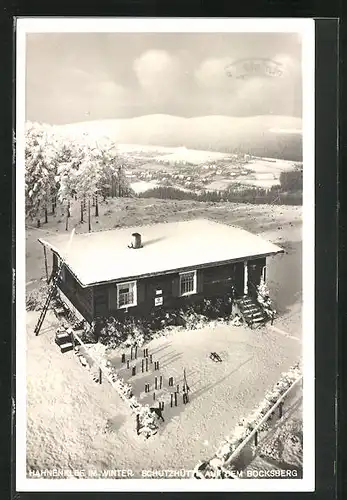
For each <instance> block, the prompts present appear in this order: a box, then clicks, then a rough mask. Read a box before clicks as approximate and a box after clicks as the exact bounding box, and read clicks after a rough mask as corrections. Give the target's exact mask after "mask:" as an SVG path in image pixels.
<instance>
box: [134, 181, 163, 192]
mask: <svg viewBox="0 0 347 500" xmlns="http://www.w3.org/2000/svg"><path fill="white" fill-rule="evenodd" d="M130 187H131V189H133V190H134V191H135V193H136V194H139V193H144V192H145V191H148V190H149V189H153V188H156V187H158V183H157V182H156V181H151V182H148V181H136V182H132V183H130Z"/></svg>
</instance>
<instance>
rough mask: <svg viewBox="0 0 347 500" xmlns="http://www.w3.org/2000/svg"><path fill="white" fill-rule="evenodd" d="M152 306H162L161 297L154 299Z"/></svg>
mask: <svg viewBox="0 0 347 500" xmlns="http://www.w3.org/2000/svg"><path fill="white" fill-rule="evenodd" d="M154 305H155V306H162V305H163V297H156V298H155V299H154Z"/></svg>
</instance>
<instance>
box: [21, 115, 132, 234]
mask: <svg viewBox="0 0 347 500" xmlns="http://www.w3.org/2000/svg"><path fill="white" fill-rule="evenodd" d="M126 167H127V160H126V158H124V157H123V156H121V155H119V154H118V153H117V150H116V148H115V146H114V144H113V143H112V142H111V141H109V140H107V139H103V140H102V141H101V140H98V142H95V144H92V143H91V141H90V138H88V137H87V136H86V135H84V136H80V137H78V138H77V139H76V138H71V137H68V136H62V135H59V134H56V133H55V131H54V128H53V127H51V126H49V125H44V124H39V123H27V125H26V130H25V205H26V206H25V208H26V217H27V218H28V219H30V220H32V221H33V220H35V221H36V225H37V227H40V225H41V223H42V222H47V221H48V218H49V216H50V215H54V214H55V212H56V210H57V206H58V205H59V206H63V207H64V211H65V215H66V229H68V219H69V216H70V205H71V203H72V202H79V203H80V207H81V209H80V214H81V216H80V217H81V222H83V221H84V217H85V214H86V213H87V217H88V222H89V226H90V214H91V210H94V211H95V214H94V215H95V216H98V210H99V201H100V199H103V200H105V199H106V198H107V197H115V196H131V195H132V194H133V193H132V191H131V189H130V187H129V184H128V182H127V179H126V176H125V169H126Z"/></svg>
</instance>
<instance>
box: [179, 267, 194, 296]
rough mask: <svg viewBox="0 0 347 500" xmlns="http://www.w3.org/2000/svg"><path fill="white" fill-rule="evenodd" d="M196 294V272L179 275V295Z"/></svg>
mask: <svg viewBox="0 0 347 500" xmlns="http://www.w3.org/2000/svg"><path fill="white" fill-rule="evenodd" d="M192 293H196V271H190V272H188V273H181V274H180V295H181V296H182V295H191V294H192Z"/></svg>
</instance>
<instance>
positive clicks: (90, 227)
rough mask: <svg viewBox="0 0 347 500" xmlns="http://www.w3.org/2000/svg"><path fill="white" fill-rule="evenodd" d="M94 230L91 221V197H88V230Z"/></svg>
mask: <svg viewBox="0 0 347 500" xmlns="http://www.w3.org/2000/svg"><path fill="white" fill-rule="evenodd" d="M91 230H92V225H91V222H90V198H88V231H91Z"/></svg>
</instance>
